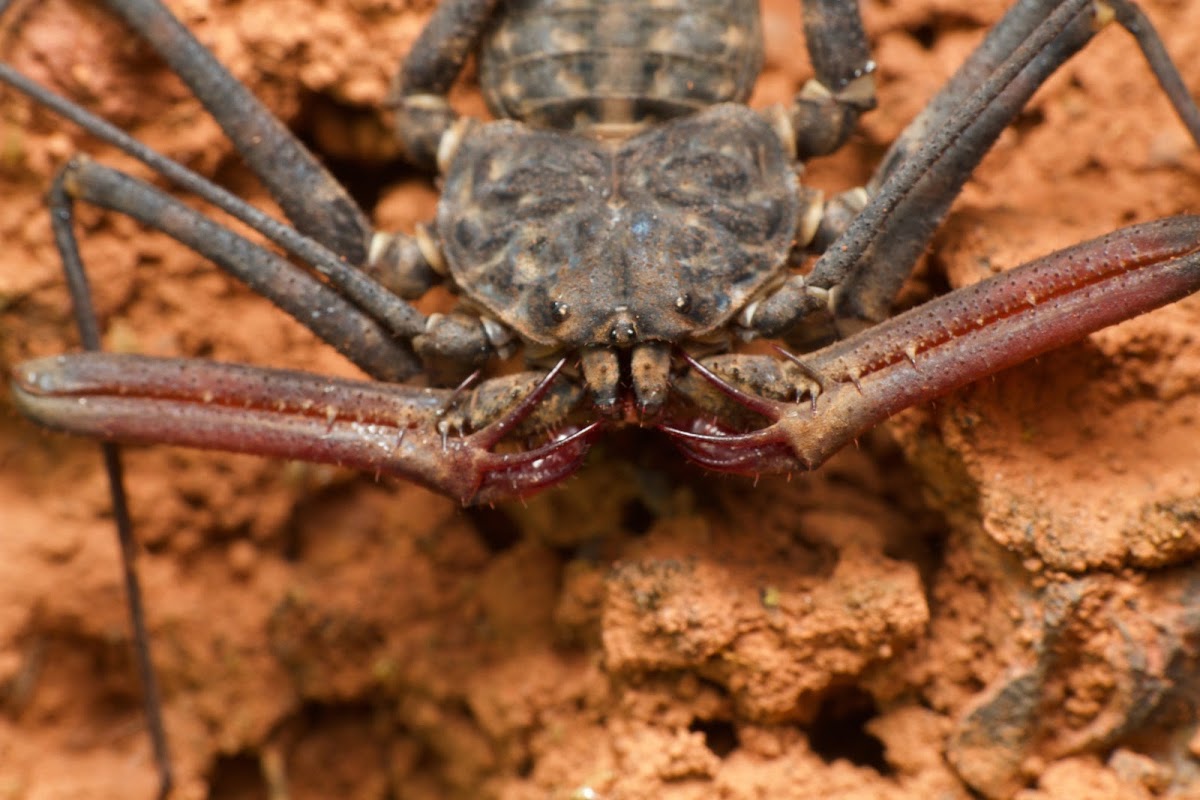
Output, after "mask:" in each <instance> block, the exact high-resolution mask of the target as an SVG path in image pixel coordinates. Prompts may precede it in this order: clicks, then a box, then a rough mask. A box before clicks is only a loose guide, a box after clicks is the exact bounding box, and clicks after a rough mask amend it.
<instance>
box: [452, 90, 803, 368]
mask: <svg viewBox="0 0 1200 800" xmlns="http://www.w3.org/2000/svg"><path fill="white" fill-rule="evenodd" d="M799 205H800V201H799V197H798V180H797V178H796V174H795V171H794V168H793V164H792V162H791V160H790V159H789V157H788V154H787V153H786V152H785V151H784V148H783V145H782V143H781V142H780V140H779V138H778V136H777V135H776V133H775V132H774V130H773V129H772V128H771V126H770V125H768V124H767V122H766V121H765V120H764V119H763V118H762V117H761V116H760V115H759V114H757V113H756V112H754V111H751V110H750V109H748V108H746V107H745V106H740V105H734V104H722V105H718V106H714V107H713V108H710V109H708V110H706V111H703V112H701V113H699V114H696V115H693V116H690V117H685V118H683V119H679V120H675V121H672V122H669V123H666V124H663V125H660V126H658V127H655V128H652V129H650V130H648V131H645V132H643V133H641V134H639V135H637V136H634V137H631V138H629V139H626V140H623V141H612V140H597V139H594V138H590V137H586V136H581V135H575V134H567V133H560V132H552V131H544V130H538V129H534V128H530V127H528V126H526V125H523V124H521V123H518V122H512V121H507V120H506V121H500V122H492V123H488V124H484V125H478V126H476V127H474V128H472V129H471V131H470V132H469V133H468V134H467V136H466V138H465V139H464V141H463V142H462V144H461V146H460V150H459V152H458V153H457V154H456V155H455V158H454V159H453V164H452V165H451V167H450V170H449V172H448V173H447V174H446V176H445V186H444V187H443V191H442V201H441V204H440V205H439V207H438V217H437V228H438V234H439V236H440V238H441V240H442V246H443V250H444V252H445V254H446V258H447V261H448V264H449V268H450V271H451V273H452V274H453V277H454V282H455V283H456V284H457V285H458V286H460V287H462V291H463V292H464V293H465V294H466V295H467V296H468V297H469V298H471V300H472V301H474V302H475V303H476V304H477V305H479V306H481V307H482V308H484V309H485V310H486V311H488V312H490V313H491V314H492V315H494V316H495V317H496V318H497V319H499V320H501V321H502V322H504V323H505V324H507V325H508V326H510V327H511V328H513V329H514V330H516V331H517V332H518V333H519V334H520V335H521V336H522V337H524V338H525V339H526V340H527V341H532V342H537V343H540V344H544V345H552V346H564V347H567V348H576V347H583V346H586V345H593V344H595V345H613V344H615V343H618V341H617V340H618V339H619V336H617V335H613V334H612V331H613V328H614V326H618V325H620V326H622V327H623V328H626V329H627V327H628V323H630V322H631V323H632V325H633V326H634V328H635V331H636V340H637V341H652V340H657V341H667V342H677V341H682V340H685V339H687V338H688V337H694V336H702V335H704V334H705V333H708V332H710V331H712V330H713V329H715V328H718V327H720V326H722V325H724V324H725V323H726V322H727V321H728V320H729V319H730V318H731V317H732V316H733V314H735V313H736V312H737V311H738V310H739V309H740V308H741V307H742V306H743V305H744V304H745V303H746V302H747V301H748V300H749V299H750V297H751V296H752V295H753V294H754V293H755V292H756V291H758V290H759V289H761V288H762V287H764V285H765V284H767V283H768V282H769V281H770V280H771V278H772V277H773V276H774V275H776V274H777V273H778V272H779V271H780V270H782V269H783V268H784V267H785V265H786V263H787V256H788V252H789V250H790V249H791V246H792V239H793V236H794V234H795V228H796V220H797V215H798V210H799Z"/></svg>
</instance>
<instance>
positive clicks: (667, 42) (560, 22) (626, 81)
mask: <svg viewBox="0 0 1200 800" xmlns="http://www.w3.org/2000/svg"><path fill="white" fill-rule="evenodd" d="M761 66H762V34H761V30H760V26H759V15H758V2H757V0H509V2H507V3H506V4H505V6H504V9H503V12H502V13H501V14H500V17H499V19H498V21H497V24H496V26H495V28H494V29H493V30H492V31H491V32H490V33H489V35H488V37H487V39H486V41H485V42H484V45H483V48H482V53H481V56H480V71H481V83H482V84H483V90H484V95H485V96H486V98H487V101H488V105H489V106H490V107H491V109H492V113H494V114H495V115H496V116H499V117H508V118H510V119H519V120H523V121H525V122H528V123H530V124H533V125H538V126H544V127H549V128H557V129H561V130H585V129H596V128H610V129H613V130H614V131H615V132H620V133H624V132H627V131H628V130H629V129H631V128H636V127H640V126H642V125H644V124H649V123H654V122H659V121H662V120H664V119H669V118H672V117H677V116H680V115H682V114H687V113H690V112H692V111H696V110H698V109H701V108H704V107H706V106H710V105H713V104H714V103H720V102H726V101H734V102H741V101H744V100H745V99H746V97H747V96H749V94H750V90H751V88H752V87H753V85H754V81H755V79H756V78H757V76H758V72H759V69H760V68H761Z"/></svg>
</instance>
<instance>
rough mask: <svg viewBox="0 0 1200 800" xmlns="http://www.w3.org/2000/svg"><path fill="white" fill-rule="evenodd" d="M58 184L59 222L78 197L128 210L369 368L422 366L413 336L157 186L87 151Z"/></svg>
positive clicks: (394, 372)
mask: <svg viewBox="0 0 1200 800" xmlns="http://www.w3.org/2000/svg"><path fill="white" fill-rule="evenodd" d="M55 185H56V187H58V188H59V190H60V191H61V195H60V196H61V198H64V199H65V200H66V202H63V201H60V203H59V204H58V205H57V206H56V207H55V208H52V212H53V214H54V217H55V221H56V223H57V222H58V221H59V218H65V219H67V220H70V218H71V216H72V211H71V205H70V202H69V201H70V200H83V201H85V202H88V203H92V204H93V205H97V206H101V207H103V208H108V209H111V210H113V211H118V212H120V213H122V214H127V215H129V216H131V217H133V218H134V219H136V220H137V221H138V222H141V223H142V224H143V225H146V226H148V227H151V228H155V229H157V230H160V231H163V232H164V233H166V234H167V235H168V236H171V237H172V238H174V239H176V240H178V241H179V242H181V243H183V244H184V245H186V246H188V247H190V248H191V249H193V250H195V251H196V252H197V253H200V254H201V255H203V256H205V257H206V258H208V259H210V260H212V261H213V262H214V263H215V264H217V265H218V266H220V267H221V268H222V269H224V270H225V271H226V272H228V273H229V274H230V275H233V276H234V277H235V278H237V279H238V280H240V281H242V282H243V283H245V284H246V285H247V286H249V287H250V288H251V289H253V290H254V291H255V292H257V293H258V294H261V295H262V296H263V297H266V298H267V299H269V300H270V301H271V302H273V303H274V304H275V305H277V306H279V307H280V308H281V309H283V310H284V311H286V312H287V313H288V314H290V315H292V317H294V318H295V319H296V320H297V321H298V322H300V323H301V324H302V325H304V326H305V327H307V328H308V329H309V330H311V331H312V332H313V333H315V334H316V335H317V336H319V337H321V338H322V339H323V340H325V341H326V342H328V343H329V344H331V345H332V346H333V347H334V348H336V349H337V350H338V352H340V353H342V354H343V355H345V356H346V357H347V358H349V359H350V360H351V361H353V362H354V363H355V364H357V365H358V366H360V367H361V368H362V369H363V370H365V371H366V372H367V373H369V374H371V375H373V376H375V377H377V378H380V379H382V380H390V381H399V380H403V379H405V378H408V377H410V376H412V375H413V374H415V373H416V372H417V371H418V370H419V368H420V365H419V363H418V361H417V359H416V358H415V356H414V355H413V353H412V350H411V349H410V348H409V346H408V344H407V343H406V342H404V341H402V340H399V339H397V338H396V337H395V336H394V335H393V334H392V333H391V332H390V331H388V330H387V329H386V328H384V327H383V326H381V325H380V324H379V323H378V322H377V321H376V320H374V319H372V318H371V317H370V316H368V315H367V314H365V313H364V312H363V311H361V310H360V309H358V308H357V307H356V306H355V305H353V304H352V303H350V302H349V301H347V300H346V299H345V298H344V297H342V296H341V295H340V294H338V293H337V292H336V291H334V290H333V289H332V288H330V287H329V286H327V285H326V284H324V283H322V282H321V281H319V280H317V279H316V278H313V277H312V276H310V275H308V274H307V273H306V272H304V271H302V270H300V269H298V268H297V267H296V266H295V265H293V264H291V263H290V262H288V261H287V260H286V259H283V258H281V257H280V256H278V255H276V254H274V253H272V252H271V251H269V250H266V249H264V248H262V247H260V246H258V245H256V244H254V243H253V242H251V241H249V240H248V239H245V238H244V237H242V236H240V235H238V234H236V233H234V232H233V231H231V230H229V229H227V228H224V227H222V226H220V225H218V224H216V223H215V222H213V221H212V220H210V219H208V218H207V217H205V216H204V215H203V214H200V213H199V212H197V211H195V210H193V209H191V208H189V207H187V206H186V205H184V204H183V203H181V202H180V201H178V200H176V199H175V198H173V197H171V196H170V195H168V194H166V193H164V192H162V191H160V190H158V189H155V188H154V187H153V186H150V185H149V184H146V183H143V182H142V181H139V180H137V179H135V178H132V177H130V176H128V175H125V174H124V173H121V172H118V171H116V170H114V169H110V168H109V167H105V166H102V165H100V164H97V163H95V162H94V161H91V160H90V159H87V158H84V157H77V158H75V159H74V160H73V161H71V162H70V163H69V164H68V165H67V166H66V167H65V168H64V169H63V171H62V172H61V173H60V175H59V179H58V181H56V184H55ZM395 302H397V303H401V302H402V301H401V300H399V299H395Z"/></svg>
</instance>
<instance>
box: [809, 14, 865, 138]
mask: <svg viewBox="0 0 1200 800" xmlns="http://www.w3.org/2000/svg"><path fill="white" fill-rule="evenodd" d="M803 8H804V37H805V40H806V43H807V46H808V55H809V58H810V59H811V60H812V63H813V69H814V70H815V71H816V73H817V77H816V79H815V80H812V81H809V82H808V83H807V84H805V86H804V88H802V89H801V90H800V92H799V94H797V95H796V99H795V101H794V103H793V104H792V126H793V127H794V128H795V131H796V152H797V156H798V157H799V158H800V160H801V161H804V160H806V159H809V158H812V157H813V156H821V155H826V154H827V153H832V152H833V151H835V150H837V149H838V148H839V147H841V146H842V145H843V144H844V143H845V142H846V139H847V138H849V136H850V134H851V133H852V132H853V131H854V127H855V125H857V124H858V118H859V117H860V116H862V114H863V112H865V111H870V110H871V109H872V108H874V107H875V80H874V77H873V73H874V72H875V62H874V61H872V60H871V51H870V49H869V48H868V47H867V36H866V33H865V32H864V31H863V25H862V17H861V16H860V15H859V12H858V2H857V0H804V2H803Z"/></svg>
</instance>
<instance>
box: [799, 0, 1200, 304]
mask: <svg viewBox="0 0 1200 800" xmlns="http://www.w3.org/2000/svg"><path fill="white" fill-rule="evenodd" d="M1110 5H1111V6H1113V7H1116V6H1117V5H1118V4H1116V3H1113V4H1110ZM1119 5H1120V6H1121V7H1122V8H1123V9H1125V10H1126V11H1128V12H1129V14H1125V13H1124V12H1122V13H1121V14H1118V15H1117V21H1118V22H1120V23H1121V24H1123V25H1125V24H1127V23H1126V18H1127V17H1128V18H1130V19H1132V17H1130V16H1129V15H1132V14H1133V12H1134V11H1136V9H1134V7H1133V6H1132V5H1131V4H1128V3H1123V2H1122V3H1120V4H1119ZM1106 7H1107V6H1100V8H1102V9H1103V8H1106ZM1096 8H1097V4H1095V3H1094V2H1090V1H1089V0H1064V1H1063V2H1057V3H1055V2H1047V1H1046V0H1022V2H1020V3H1018V4H1017V5H1016V6H1015V7H1014V8H1013V9H1012V10H1011V11H1009V13H1008V14H1007V15H1006V16H1005V17H1004V19H1002V20H1001V21H1000V22H999V23H998V24H997V26H996V27H995V28H993V30H992V32H991V33H990V34H989V36H988V37H987V39H986V40H985V41H984V43H983V44H982V45H981V46H980V48H979V50H977V51H976V53H975V54H974V55H973V56H972V57H971V58H970V59H968V61H967V62H966V63H965V64H964V65H963V67H962V68H960V70H959V71H958V72H957V73H956V74H955V76H954V77H953V78H952V79H951V81H950V82H949V83H948V84H947V86H946V87H945V88H944V89H943V90H942V91H941V92H940V93H939V94H938V96H937V97H935V98H934V100H933V102H932V103H931V104H930V105H929V107H928V108H927V109H926V111H925V112H923V113H922V114H921V115H920V116H919V117H918V118H917V119H916V120H915V121H914V122H913V123H912V124H911V125H910V126H909V129H908V130H906V131H905V133H904V134H902V135H901V137H900V139H899V140H897V142H896V144H895V145H894V146H893V148H892V150H891V151H890V152H889V154H888V157H887V158H885V161H884V163H883V165H882V166H881V168H880V170H879V173H878V175H879V177H878V179H875V180H873V181H872V182H871V187H872V188H875V187H877V192H872V194H873V199H872V201H871V203H870V204H869V205H868V206H867V207H866V209H864V211H863V213H862V214H861V215H860V216H859V218H858V219H857V220H856V221H855V222H854V223H853V224H852V225H851V227H850V228H849V229H848V230H847V233H846V235H845V236H844V237H843V238H842V239H840V240H839V242H838V246H837V247H836V248H832V249H831V250H829V251H828V252H827V253H826V254H825V255H824V256H822V258H821V259H820V260H819V261H818V262H817V264H816V266H815V267H814V270H813V274H812V275H811V276H810V281H811V283H813V284H815V285H818V286H834V285H837V286H839V287H840V288H839V291H840V293H841V302H840V304H839V308H838V313H839V316H847V317H857V318H861V319H880V318H882V317H884V316H886V314H887V311H888V309H889V306H890V304H891V302H892V298H893V297H894V296H895V293H896V291H897V290H898V289H899V287H900V284H901V283H903V281H904V279H905V278H906V277H907V275H908V273H909V271H910V270H911V267H912V264H913V263H914V262H915V261H916V259H917V257H918V256H919V255H920V253H921V252H922V251H923V250H924V249H925V248H926V246H927V245H928V243H929V239H930V237H931V236H932V235H933V232H934V230H935V229H936V228H937V226H938V225H939V224H940V223H941V221H942V219H943V218H944V217H945V214H946V211H947V210H948V209H949V207H950V204H951V203H952V202H953V200H954V198H955V197H956V196H957V195H958V193H959V191H960V190H961V189H962V186H963V184H964V183H965V182H966V180H967V178H968V177H969V176H970V174H971V173H972V172H973V171H974V169H975V167H976V166H977V165H978V163H979V161H980V160H981V159H982V158H983V156H984V155H985V154H986V153H987V151H988V150H989V149H990V148H991V146H992V144H993V143H994V142H995V140H996V138H997V137H998V136H999V135H1000V132H1001V131H1002V130H1003V129H1004V128H1005V127H1006V126H1007V125H1008V123H1009V122H1011V120H1012V119H1013V118H1014V117H1015V116H1016V115H1017V113H1019V111H1020V110H1021V108H1023V107H1024V105H1025V103H1026V102H1027V101H1028V99H1029V97H1030V96H1031V95H1032V94H1033V93H1034V92H1035V91H1036V90H1037V89H1038V87H1040V86H1041V85H1042V83H1044V82H1045V80H1046V79H1047V78H1048V77H1049V76H1050V75H1051V74H1053V73H1054V72H1055V70H1057V69H1058V68H1059V67H1060V66H1061V65H1062V64H1063V63H1064V62H1065V61H1066V60H1067V59H1068V58H1070V57H1071V56H1072V55H1074V54H1075V53H1076V52H1078V51H1079V50H1080V49H1081V48H1082V47H1083V46H1084V45H1086V44H1087V43H1088V42H1089V41H1090V40H1091V39H1092V37H1093V36H1094V35H1095V33H1096V30H1097V29H1098V27H1099V25H1102V24H1103V23H1104V22H1105V21H1106V20H1103V19H1097V17H1096ZM1136 18H1137V23H1136V25H1135V27H1136V28H1137V30H1136V35H1137V36H1138V39H1139V42H1140V43H1141V44H1142V47H1143V51H1144V52H1145V53H1146V55H1147V58H1148V60H1149V62H1150V64H1151V66H1152V68H1153V69H1154V70H1155V73H1156V74H1157V75H1158V76H1159V80H1160V82H1161V83H1162V84H1163V85H1164V86H1166V87H1168V97H1169V98H1170V100H1171V102H1172V103H1173V104H1174V105H1175V108H1176V110H1177V112H1178V113H1179V115H1180V117H1181V118H1183V119H1184V121H1185V122H1186V123H1187V124H1188V126H1189V129H1190V131H1191V133H1192V136H1193V138H1194V139H1196V141H1197V143H1200V124H1197V123H1196V122H1195V120H1197V118H1198V116H1200V112H1198V111H1197V110H1196V105H1195V102H1194V101H1193V100H1192V99H1191V98H1190V97H1189V96H1188V95H1187V92H1186V91H1185V90H1184V89H1183V84H1182V80H1181V79H1180V78H1179V76H1178V73H1177V72H1176V71H1175V68H1174V66H1173V65H1172V64H1171V62H1170V60H1169V59H1168V58H1166V56H1165V51H1164V50H1163V48H1162V45H1161V42H1159V40H1158V37H1157V35H1156V34H1155V33H1154V31H1153V29H1152V28H1151V27H1150V26H1149V24H1148V23H1147V22H1146V21H1145V19H1144V17H1141V16H1140V12H1137V14H1136ZM1189 120H1191V121H1189Z"/></svg>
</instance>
